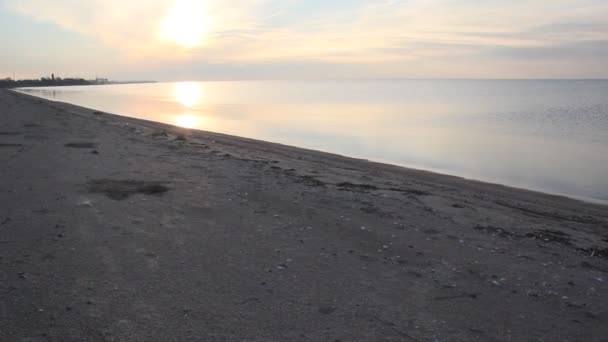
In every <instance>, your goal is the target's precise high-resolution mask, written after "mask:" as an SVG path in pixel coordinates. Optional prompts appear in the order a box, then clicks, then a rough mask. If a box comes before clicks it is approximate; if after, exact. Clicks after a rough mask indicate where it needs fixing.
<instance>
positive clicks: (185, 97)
mask: <svg viewBox="0 0 608 342" xmlns="http://www.w3.org/2000/svg"><path fill="white" fill-rule="evenodd" d="M202 96H203V88H202V87H201V84H200V83H196V82H181V83H176V84H175V99H176V100H177V102H179V103H181V104H182V105H184V106H186V107H188V108H192V107H194V106H195V105H197V104H198V103H199V102H201V97H202Z"/></svg>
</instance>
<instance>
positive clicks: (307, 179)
mask: <svg viewBox="0 0 608 342" xmlns="http://www.w3.org/2000/svg"><path fill="white" fill-rule="evenodd" d="M299 182H300V183H304V184H306V185H308V186H319V187H325V183H323V182H321V181H320V180H318V179H316V178H315V177H313V176H309V175H304V176H300V177H299Z"/></svg>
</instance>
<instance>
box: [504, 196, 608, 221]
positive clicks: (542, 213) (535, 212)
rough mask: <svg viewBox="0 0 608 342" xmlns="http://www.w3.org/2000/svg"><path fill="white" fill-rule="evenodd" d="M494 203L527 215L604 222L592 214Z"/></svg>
mask: <svg viewBox="0 0 608 342" xmlns="http://www.w3.org/2000/svg"><path fill="white" fill-rule="evenodd" d="M494 203H496V204H499V205H502V206H505V207H507V208H511V209H517V210H520V211H522V212H524V213H526V214H529V215H536V216H542V217H547V218H551V219H554V220H561V221H571V222H578V223H585V224H606V222H605V221H602V220H599V219H597V218H595V217H593V216H579V215H568V214H564V213H560V212H557V211H546V210H539V209H535V208H531V207H526V206H524V205H522V204H518V203H509V202H506V201H495V202H494Z"/></svg>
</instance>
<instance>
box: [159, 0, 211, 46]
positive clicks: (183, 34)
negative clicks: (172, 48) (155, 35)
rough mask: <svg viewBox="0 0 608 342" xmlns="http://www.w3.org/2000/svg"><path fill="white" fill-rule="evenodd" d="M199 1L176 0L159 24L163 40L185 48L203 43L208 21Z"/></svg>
mask: <svg viewBox="0 0 608 342" xmlns="http://www.w3.org/2000/svg"><path fill="white" fill-rule="evenodd" d="M207 19H208V18H205V10H204V8H203V5H202V4H201V1H197V0H176V1H175V3H174V4H173V7H171V9H170V10H169V12H168V13H167V16H166V17H165V18H164V19H163V21H162V22H161V25H160V36H161V38H162V39H163V40H167V41H171V42H174V43H175V44H177V45H180V46H183V47H186V48H195V47H197V46H201V45H203V44H204V43H205V41H204V40H205V35H206V34H207V31H208V25H209V21H208V20H207Z"/></svg>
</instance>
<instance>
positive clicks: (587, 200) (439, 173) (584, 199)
mask: <svg viewBox="0 0 608 342" xmlns="http://www.w3.org/2000/svg"><path fill="white" fill-rule="evenodd" d="M161 83H162V82H161ZM9 91H12V92H15V93H17V94H21V95H25V96H29V97H32V98H35V99H41V100H43V101H48V102H50V103H57V104H61V105H63V106H66V108H69V107H70V106H71V107H73V108H75V109H79V110H84V111H88V112H100V113H103V114H106V115H113V116H117V117H120V118H124V119H132V120H135V122H133V124H137V123H138V122H139V124H145V125H150V124H152V125H156V124H159V125H162V126H160V127H166V128H164V129H168V130H185V131H187V132H190V133H191V134H196V132H200V133H201V134H203V135H205V134H207V135H209V134H211V135H212V134H217V135H220V136H223V137H226V138H227V139H233V140H239V139H243V140H246V141H250V142H253V143H254V144H262V145H263V144H271V145H278V146H283V147H290V148H293V149H296V150H297V149H299V150H302V151H309V152H317V153H325V154H328V155H332V156H334V157H341V158H346V159H350V160H356V161H359V162H361V161H363V162H367V163H370V164H375V165H384V166H389V167H397V168H403V169H405V170H409V171H414V172H415V171H420V172H428V173H432V174H435V175H437V176H445V177H456V178H458V179H462V180H464V181H471V182H476V183H483V184H486V185H488V186H499V187H507V188H511V189H514V190H522V191H531V192H536V193H539V194H544V195H548V196H558V197H564V198H568V199H573V200H576V201H582V202H585V203H589V204H594V205H604V206H608V199H600V198H593V197H587V196H577V195H573V194H568V193H562V192H558V191H550V190H547V189H541V188H534V187H526V186H517V185H509V184H506V183H502V182H500V181H499V180H491V179H487V180H484V179H478V178H475V177H474V176H464V175H458V174H450V173H449V171H448V170H442V169H434V168H423V167H421V168H417V167H413V166H407V165H400V164H395V163H391V162H390V161H375V160H371V159H366V158H358V157H355V156H348V155H342V154H337V153H333V152H329V151H322V150H312V149H308V148H306V147H299V146H293V145H286V144H282V143H279V142H272V141H266V140H260V139H255V138H248V137H243V136H238V135H233V134H227V133H219V132H212V131H206V130H199V129H190V128H183V127H179V126H175V125H171V124H167V123H162V122H157V121H151V120H146V119H139V118H133V117H129V116H123V115H119V114H114V113H109V112H105V111H100V110H97V109H94V108H88V107H83V106H79V105H75V104H71V103H68V102H62V101H55V100H50V99H46V98H44V97H40V96H37V95H33V94H29V93H27V92H24V91H20V90H19V89H9ZM155 127H156V126H155ZM157 129H158V127H157Z"/></svg>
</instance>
